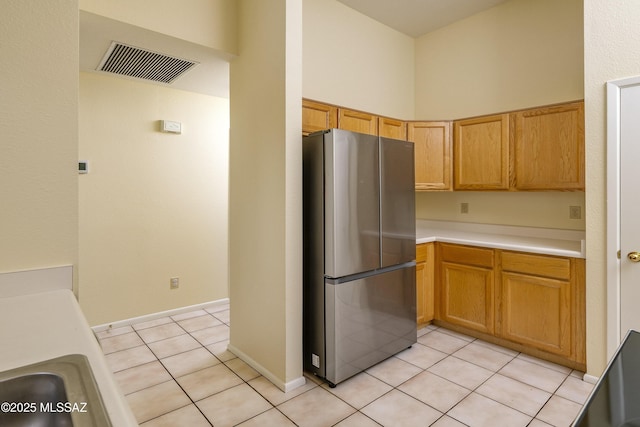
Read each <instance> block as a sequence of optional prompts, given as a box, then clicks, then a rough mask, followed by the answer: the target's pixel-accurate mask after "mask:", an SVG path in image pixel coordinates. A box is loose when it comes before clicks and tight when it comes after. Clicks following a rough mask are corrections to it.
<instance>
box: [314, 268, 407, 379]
mask: <svg viewBox="0 0 640 427" xmlns="http://www.w3.org/2000/svg"><path fill="white" fill-rule="evenodd" d="M415 278H416V271H415V263H409V264H407V265H405V266H404V267H402V268H398V269H391V270H390V271H389V270H388V271H384V272H381V273H376V274H373V275H369V276H365V277H361V278H357V279H355V280H351V281H348V282H340V281H339V280H338V281H335V280H334V281H332V280H327V281H326V283H325V322H326V332H325V334H326V335H325V345H326V348H325V355H326V356H325V357H326V360H325V363H326V366H325V378H326V380H327V381H329V382H330V383H333V384H337V383H339V382H341V381H344V380H345V379H347V378H349V377H351V376H353V375H355V374H357V373H358V372H361V371H364V370H365V369H368V368H369V367H371V366H373V365H375V364H376V363H378V362H380V361H382V360H384V359H387V358H389V357H391V356H393V355H394V354H396V353H398V352H399V351H402V350H404V349H406V348H408V347H410V346H411V345H413V344H414V343H415V342H416V340H417V335H416V308H415V307H416V302H415V301H416V290H415Z"/></svg>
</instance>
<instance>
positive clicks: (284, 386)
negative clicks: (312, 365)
mask: <svg viewBox="0 0 640 427" xmlns="http://www.w3.org/2000/svg"><path fill="white" fill-rule="evenodd" d="M227 350H229V351H230V352H231V353H233V354H235V355H236V356H238V357H239V358H240V359H241V360H242V361H243V362H245V363H246V364H247V365H249V366H251V367H252V368H253V369H255V370H256V371H258V372H259V373H260V374H261V375H262V376H264V377H265V378H266V379H268V380H269V381H270V382H271V383H272V384H273V385H275V386H276V387H278V388H279V389H280V390H282V391H283V392H285V393H286V392H289V391H291V390H293V389H296V388H298V387H301V386H303V385H305V384H306V383H307V380H306V379H305V378H304V376H303V375H301V376H300V377H298V378H295V379H294V380H292V381H288V382H283V381H282V380H281V379H280V378H278V377H276V376H275V375H274V374H273V373H272V372H271V371H269V370H268V369H266V368H265V367H264V366H262V365H261V364H259V363H258V362H256V361H255V360H253V358H251V357H249V356H248V355H247V354H246V353H245V352H243V351H242V350H240V349H238V348H237V347H235V346H234V345H233V344H229V345H228V346H227Z"/></svg>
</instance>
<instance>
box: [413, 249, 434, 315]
mask: <svg viewBox="0 0 640 427" xmlns="http://www.w3.org/2000/svg"><path fill="white" fill-rule="evenodd" d="M433 267H434V244H433V243H423V244H420V245H417V246H416V294H417V298H416V308H417V322H418V325H422V324H426V323H429V322H431V321H432V320H433V318H434V298H433V297H434V271H433Z"/></svg>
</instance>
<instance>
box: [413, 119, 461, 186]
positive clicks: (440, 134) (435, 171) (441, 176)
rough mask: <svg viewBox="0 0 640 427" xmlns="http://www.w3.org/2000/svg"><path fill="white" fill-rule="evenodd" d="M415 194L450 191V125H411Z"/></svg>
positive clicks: (417, 123)
mask: <svg viewBox="0 0 640 427" xmlns="http://www.w3.org/2000/svg"><path fill="white" fill-rule="evenodd" d="M407 139H408V140H409V141H411V142H413V143H414V144H415V163H416V165H415V174H416V190H451V160H452V159H451V122H411V123H409V125H408V127H407Z"/></svg>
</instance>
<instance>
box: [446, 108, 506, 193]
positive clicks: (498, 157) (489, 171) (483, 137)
mask: <svg viewBox="0 0 640 427" xmlns="http://www.w3.org/2000/svg"><path fill="white" fill-rule="evenodd" d="M453 123H454V124H453V126H454V129H453V138H454V143H453V155H454V162H453V171H454V184H453V188H454V189H455V190H508V189H509V115H508V114H500V115H495V116H486V117H479V118H475V119H467V120H457V121H455V122H453Z"/></svg>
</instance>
